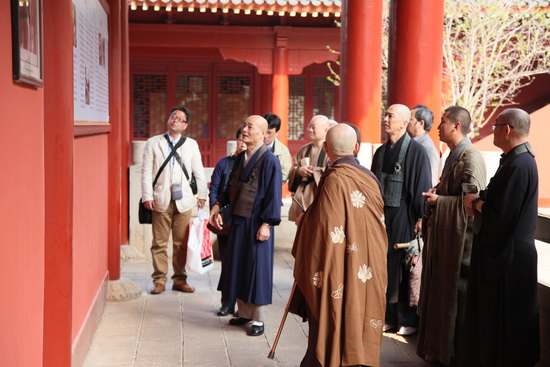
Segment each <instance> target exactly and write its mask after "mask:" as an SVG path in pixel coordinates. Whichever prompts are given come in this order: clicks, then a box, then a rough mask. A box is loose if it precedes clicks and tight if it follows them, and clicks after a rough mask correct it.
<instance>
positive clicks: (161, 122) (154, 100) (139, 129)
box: [132, 74, 167, 139]
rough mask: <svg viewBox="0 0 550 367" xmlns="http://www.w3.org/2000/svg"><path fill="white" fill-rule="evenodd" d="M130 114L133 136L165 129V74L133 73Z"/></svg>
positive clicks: (146, 135) (147, 136)
mask: <svg viewBox="0 0 550 367" xmlns="http://www.w3.org/2000/svg"><path fill="white" fill-rule="evenodd" d="M132 115H133V137H134V138H137V139H140V138H149V137H150V136H153V135H157V134H161V133H163V132H164V131H166V119H167V116H166V75H151V74H149V75H146V74H134V75H133V78H132Z"/></svg>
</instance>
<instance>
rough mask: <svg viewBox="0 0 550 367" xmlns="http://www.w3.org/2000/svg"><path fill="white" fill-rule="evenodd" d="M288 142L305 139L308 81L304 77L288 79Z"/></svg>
mask: <svg viewBox="0 0 550 367" xmlns="http://www.w3.org/2000/svg"><path fill="white" fill-rule="evenodd" d="M288 84H289V96H288V140H302V139H304V123H305V122H304V113H305V99H306V88H305V85H306V81H305V78H304V77H300V76H291V77H289V78H288Z"/></svg>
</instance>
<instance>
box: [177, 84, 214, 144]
mask: <svg viewBox="0 0 550 367" xmlns="http://www.w3.org/2000/svg"><path fill="white" fill-rule="evenodd" d="M208 82H209V77H208V76H207V75H177V76H176V101H177V105H178V106H183V107H185V108H187V109H188V110H189V111H190V113H191V119H190V120H189V126H188V127H187V130H185V135H186V136H189V137H191V138H193V139H208V137H209V134H208V122H209V121H210V116H209V106H208V102H209V98H210V93H209V88H208Z"/></svg>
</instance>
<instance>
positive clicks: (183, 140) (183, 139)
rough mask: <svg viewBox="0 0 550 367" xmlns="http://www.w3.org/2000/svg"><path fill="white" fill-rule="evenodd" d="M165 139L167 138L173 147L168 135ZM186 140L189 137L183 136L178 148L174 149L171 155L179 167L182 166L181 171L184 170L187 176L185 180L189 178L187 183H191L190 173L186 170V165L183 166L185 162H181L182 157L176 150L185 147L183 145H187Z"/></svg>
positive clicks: (177, 145)
mask: <svg viewBox="0 0 550 367" xmlns="http://www.w3.org/2000/svg"><path fill="white" fill-rule="evenodd" d="M164 137H165V138H166V140H168V144H169V145H170V146H172V143H171V142H170V139H169V138H168V135H164ZM186 140H187V137H186V136H182V137H181V139H180V140H179V141H178V143H177V144H176V146H174V147H172V153H170V154H171V155H173V156H174V158H176V161H178V163H179V165H180V166H181V169H183V173H184V174H185V178H187V181H189V173H187V169H186V168H185V164H183V162H182V161H181V157H180V155H179V154H178V152H176V149H178V148H179V147H181V146H182V145H183V143H185V141H186Z"/></svg>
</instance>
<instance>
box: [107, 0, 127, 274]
mask: <svg viewBox="0 0 550 367" xmlns="http://www.w3.org/2000/svg"><path fill="white" fill-rule="evenodd" d="M121 6H122V5H121V1H120V0H109V10H110V14H109V30H110V32H109V116H110V123H111V133H110V134H109V139H108V149H109V168H108V171H109V173H108V175H109V183H108V189H109V195H108V201H109V202H108V205H107V208H108V213H109V215H108V218H107V220H108V251H107V254H108V255H107V267H108V269H109V280H118V279H120V245H121V217H122V215H121V214H122V213H121V191H122V185H121V183H122V180H121V163H122V159H121V154H122V153H121V152H122V149H121V147H122V144H121V124H122V122H121V118H122V117H121V116H122V114H121V100H122V93H121V91H122V85H121V78H120V75H121V72H122V67H121V47H122V45H121V25H120V14H121V9H120V8H121ZM125 6H127V5H125Z"/></svg>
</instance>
